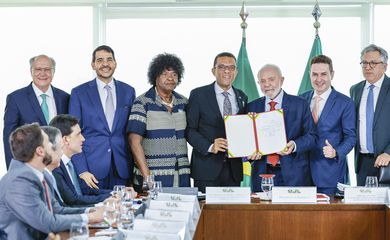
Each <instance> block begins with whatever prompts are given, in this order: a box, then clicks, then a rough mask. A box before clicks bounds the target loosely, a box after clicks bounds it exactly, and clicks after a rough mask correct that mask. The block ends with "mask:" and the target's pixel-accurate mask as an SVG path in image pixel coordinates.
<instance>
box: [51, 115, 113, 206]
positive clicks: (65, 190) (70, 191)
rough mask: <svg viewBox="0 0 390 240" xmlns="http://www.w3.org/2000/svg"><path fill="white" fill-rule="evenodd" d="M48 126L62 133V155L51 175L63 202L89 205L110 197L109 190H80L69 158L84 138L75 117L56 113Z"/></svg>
mask: <svg viewBox="0 0 390 240" xmlns="http://www.w3.org/2000/svg"><path fill="white" fill-rule="evenodd" d="M50 126H52V127H55V128H58V129H59V131H60V132H61V134H62V140H63V148H62V150H63V155H62V156H60V158H61V159H60V161H59V164H58V165H59V166H58V167H56V168H55V169H54V170H53V175H54V177H55V180H56V183H57V186H58V191H59V192H60V195H61V198H62V199H63V201H64V203H65V204H66V205H69V206H75V205H91V204H95V203H98V202H102V201H104V200H105V199H107V198H108V197H110V196H111V195H110V192H111V190H104V189H95V188H87V189H86V194H83V193H82V192H81V191H80V190H81V189H80V182H79V180H80V179H79V178H78V177H77V174H76V173H75V170H74V168H73V166H72V165H73V164H72V162H71V160H70V159H71V158H72V156H73V155H74V154H77V153H81V151H82V145H83V142H84V140H85V139H84V137H83V135H82V134H81V129H80V126H79V124H78V120H77V118H75V117H73V116H71V115H67V114H61V115H57V116H56V117H55V118H53V119H52V120H51V122H50Z"/></svg>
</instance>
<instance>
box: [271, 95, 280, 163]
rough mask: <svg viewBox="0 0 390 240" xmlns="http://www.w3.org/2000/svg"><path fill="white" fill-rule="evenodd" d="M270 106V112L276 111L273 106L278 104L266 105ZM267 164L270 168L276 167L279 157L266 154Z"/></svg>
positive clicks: (274, 154)
mask: <svg viewBox="0 0 390 240" xmlns="http://www.w3.org/2000/svg"><path fill="white" fill-rule="evenodd" d="M268 104H269V105H270V107H271V108H270V111H273V110H276V109H275V106H276V104H278V103H277V102H274V101H273V100H272V101H271V102H269V103H268ZM268 162H269V163H271V164H272V166H276V164H278V162H279V155H278V154H276V153H273V154H268Z"/></svg>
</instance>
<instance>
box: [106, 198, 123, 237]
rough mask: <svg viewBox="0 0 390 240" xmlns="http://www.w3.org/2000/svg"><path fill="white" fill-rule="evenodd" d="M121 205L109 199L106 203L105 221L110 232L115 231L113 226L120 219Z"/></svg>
mask: <svg viewBox="0 0 390 240" xmlns="http://www.w3.org/2000/svg"><path fill="white" fill-rule="evenodd" d="M119 205H120V204H119V202H118V201H116V200H114V199H108V200H106V202H105V203H104V220H105V221H106V222H107V223H108V225H109V226H110V228H109V230H113V228H112V224H113V223H115V221H116V219H117V217H118V212H119Z"/></svg>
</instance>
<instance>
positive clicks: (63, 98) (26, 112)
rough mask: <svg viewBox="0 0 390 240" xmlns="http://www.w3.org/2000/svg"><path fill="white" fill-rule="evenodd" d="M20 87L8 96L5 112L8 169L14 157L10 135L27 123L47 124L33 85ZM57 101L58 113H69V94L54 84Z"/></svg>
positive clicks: (4, 133) (4, 130) (4, 138)
mask: <svg viewBox="0 0 390 240" xmlns="http://www.w3.org/2000/svg"><path fill="white" fill-rule="evenodd" d="M31 84H32V83H30V85H28V86H27V87H24V88H21V89H18V90H16V91H14V92H12V93H10V94H9V95H8V96H7V102H6V106H5V112H4V129H3V143H4V153H5V160H6V166H7V169H8V167H9V164H10V161H11V159H12V153H11V149H10V146H9V142H8V139H9V135H10V134H11V133H12V131H14V130H15V129H16V128H18V127H19V126H22V125H24V124H26V123H33V122H37V123H38V124H39V125H41V126H44V125H47V124H48V123H46V120H45V117H44V116H43V113H42V110H41V107H40V105H39V101H38V99H37V97H36V95H35V92H34V90H33V88H32V86H31ZM52 89H53V95H54V99H55V103H56V108H57V114H63V113H68V103H69V94H67V93H66V92H64V91H62V90H60V89H58V88H55V87H53V86H52Z"/></svg>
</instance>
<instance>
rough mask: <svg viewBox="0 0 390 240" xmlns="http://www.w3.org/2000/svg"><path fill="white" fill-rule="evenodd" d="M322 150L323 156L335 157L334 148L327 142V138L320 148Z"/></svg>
mask: <svg viewBox="0 0 390 240" xmlns="http://www.w3.org/2000/svg"><path fill="white" fill-rule="evenodd" d="M322 152H323V153H324V156H325V157H326V158H335V157H336V150H335V149H334V148H333V146H332V145H331V144H330V143H329V141H328V139H326V140H325V146H324V147H323V148H322Z"/></svg>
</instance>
